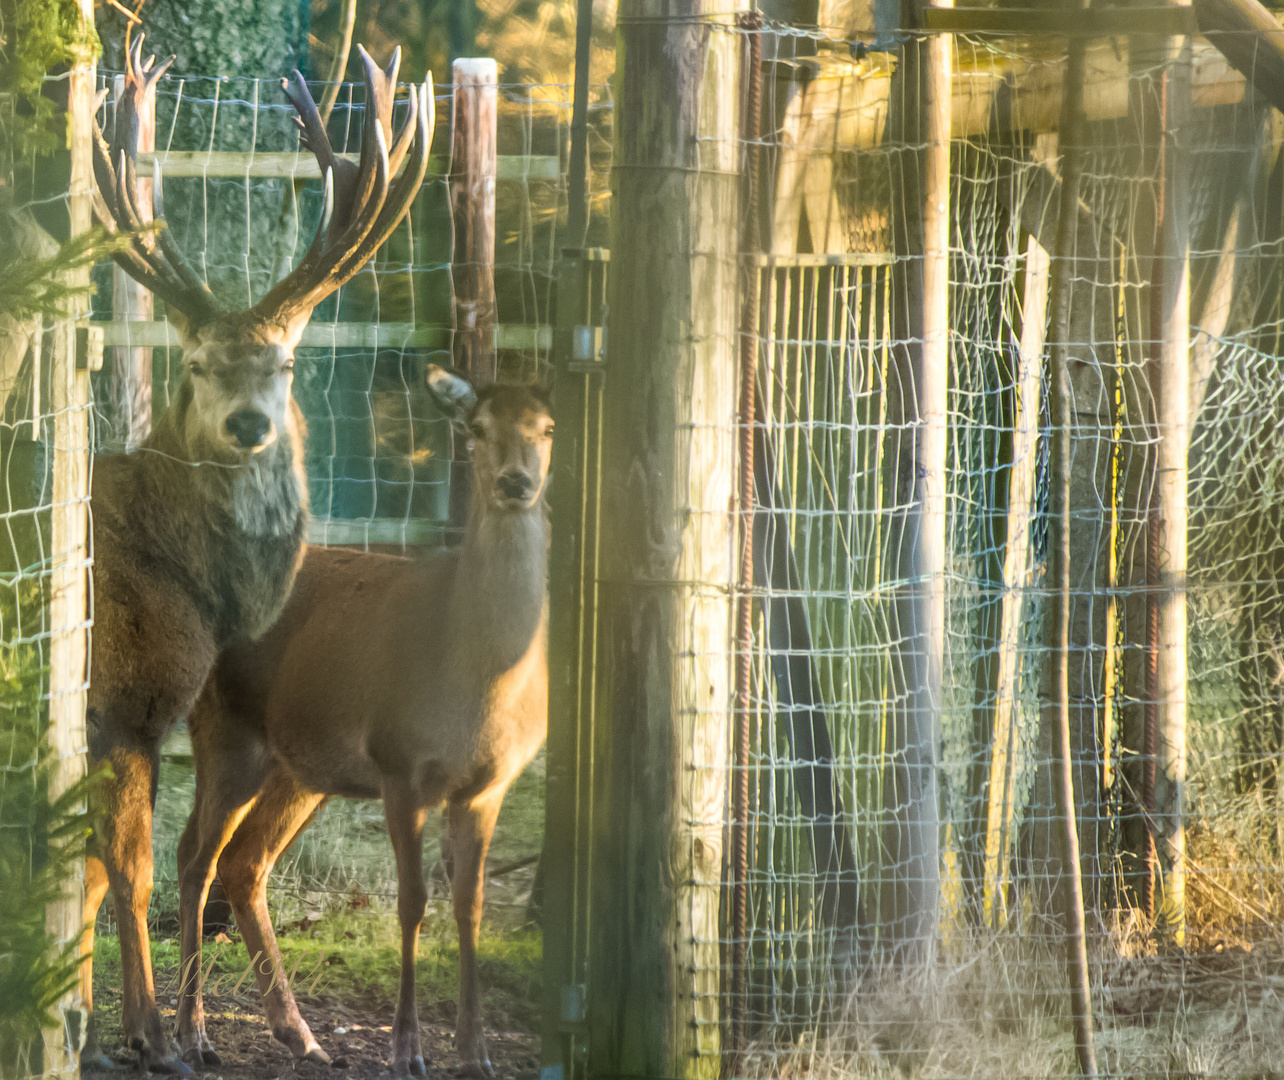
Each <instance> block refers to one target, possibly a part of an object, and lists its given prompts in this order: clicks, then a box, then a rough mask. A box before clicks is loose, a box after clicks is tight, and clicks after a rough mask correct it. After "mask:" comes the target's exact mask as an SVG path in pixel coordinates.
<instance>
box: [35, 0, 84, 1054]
mask: <svg viewBox="0 0 1284 1080" xmlns="http://www.w3.org/2000/svg"><path fill="white" fill-rule="evenodd" d="M80 13H81V18H82V20H83V24H82V25H83V26H84V27H85V28H86V29H87V28H89V27H92V26H93V20H94V9H93V2H92V0H80ZM67 110H68V114H69V120H70V122H69V124H68V134H69V141H70V150H71V177H70V183H69V186H68V191H69V193H70V197H69V199H68V212H69V214H70V218H71V234H72V235H73V236H76V235H78V234H80V233H83V232H86V231H88V229H89V227H90V192H91V190H92V188H91V185H92V184H93V172H92V164H91V163H92V158H91V156H90V155H91V148H92V146H93V143H92V142H91V141H90V140H91V139H92V138H93V127H92V125H93V112H94V53H93V51H92V49H91V47H90V45H89V44H88V42H87V41H83V40H82V43H81V47H80V52H79V55H78V56H77V58H76V62H75V63H74V64H73V66H72V68H71V71H70V73H69V74H68V87H67ZM69 284H70V285H72V286H75V287H84V288H86V289H87V287H88V285H89V271H88V270H80V271H77V272H76V273H75V274H73V275H72V277H71V280H70V281H69ZM85 295H86V297H87V292H86V294H85ZM82 303H83V306H84V308H85V309H86V310H85V312H84V313H85V315H86V316H88V310H87V309H88V306H89V302H88V299H87V298H86V299H85V300H84V301H82ZM83 332H84V331H83V330H82V333H83ZM78 353H79V355H80V356H81V358H82V359H83V360H84V361H85V363H84V364H83V365H81V364H78V363H77V356H78ZM88 357H89V350H88V349H87V348H82V349H80V350H78V349H77V326H76V323H75V322H74V321H73V320H70V319H64V320H63V321H61V322H60V323H59V324H58V326H57V328H56V329H55V331H54V347H53V355H52V357H51V364H52V368H51V373H50V396H51V399H52V401H51V405H52V409H53V417H54V421H53V513H52V545H51V546H52V551H51V561H52V568H53V576H52V582H51V596H50V605H49V623H50V643H49V735H48V744H49V754H50V757H51V768H50V771H49V798H50V799H51V800H54V799H57V798H59V797H61V796H62V794H63V793H64V792H66V791H67V790H68V789H70V788H71V787H73V786H74V785H75V784H76V783H78V782H79V781H80V780H81V779H82V778H83V777H84V775H85V740H86V733H85V706H86V702H87V689H88V674H89V629H88V623H89V370H88V367H89V365H88ZM83 894H84V869H83V865H82V866H81V867H80V868H79V871H78V872H77V873H76V875H75V876H74V877H73V878H72V879H71V880H69V881H67V882H65V883H64V886H63V893H62V895H61V896H60V897H59V898H58V900H57V901H55V902H54V903H52V904H50V905H49V908H48V910H47V912H46V925H47V927H48V929H49V932H50V934H51V936H52V937H53V939H54V942H55V943H56V944H55V947H63V946H66V945H67V944H69V943H71V942H75V941H79V940H80V936H81V932H82V930H83V929H84V926H83V918H84V913H83V908H84V895H83ZM53 1014H54V1015H55V1016H56V1017H57V1018H58V1023H57V1025H56V1026H54V1027H52V1028H50V1029H49V1030H47V1031H46V1032H45V1037H44V1055H45V1062H44V1064H45V1076H46V1077H76V1076H79V1075H80V1050H81V1047H82V1046H83V1045H84V1040H85V1027H86V1013H85V1002H84V1001H83V1000H82V999H81V996H80V990H79V987H77V989H75V990H72V991H70V992H69V993H67V994H65V995H64V996H63V997H62V998H61V999H59V1001H58V1002H57V1004H56V1005H55V1006H54V1009H53Z"/></svg>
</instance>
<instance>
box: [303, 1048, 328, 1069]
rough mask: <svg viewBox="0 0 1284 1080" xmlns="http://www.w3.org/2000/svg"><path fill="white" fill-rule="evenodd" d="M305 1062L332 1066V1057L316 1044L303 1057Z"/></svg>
mask: <svg viewBox="0 0 1284 1080" xmlns="http://www.w3.org/2000/svg"><path fill="white" fill-rule="evenodd" d="M303 1060H304V1061H315V1062H317V1064H319V1065H332V1064H334V1063H333V1062H332V1061H331V1060H330V1055H329V1054H327V1053H326V1052H325V1051H324V1050H322V1049H321V1047H319V1046H318V1045H317V1044H316V1043H313V1044H312V1046H311V1048H310V1049H309V1050H308V1052H307V1053H306V1054H304V1055H303Z"/></svg>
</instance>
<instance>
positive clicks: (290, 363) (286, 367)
mask: <svg viewBox="0 0 1284 1080" xmlns="http://www.w3.org/2000/svg"><path fill="white" fill-rule="evenodd" d="M281 370H282V371H293V370H294V357H293V356H291V357H290V358H289V359H288V360H286V361H284V362H283V363H282V364H281Z"/></svg>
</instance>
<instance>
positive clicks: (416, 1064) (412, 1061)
mask: <svg viewBox="0 0 1284 1080" xmlns="http://www.w3.org/2000/svg"><path fill="white" fill-rule="evenodd" d="M393 1072H394V1073H395V1074H396V1075H397V1076H398V1077H400V1078H404V1077H407V1076H427V1075H428V1070H427V1068H426V1067H425V1066H424V1058H423V1055H422V1054H416V1055H415V1056H414V1057H411V1058H406V1060H404V1061H398V1062H396V1063H394V1065H393Z"/></svg>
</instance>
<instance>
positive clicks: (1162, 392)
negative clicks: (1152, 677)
mask: <svg viewBox="0 0 1284 1080" xmlns="http://www.w3.org/2000/svg"><path fill="white" fill-rule="evenodd" d="M1190 48H1191V43H1190V38H1189V37H1174V38H1170V39H1169V40H1168V48H1167V57H1166V59H1167V62H1168V65H1169V66H1168V69H1167V71H1166V72H1165V78H1166V79H1167V80H1168V89H1167V113H1168V115H1167V117H1166V122H1165V124H1164V142H1163V155H1164V162H1163V172H1164V182H1163V217H1162V224H1161V227H1160V235H1159V252H1158V257H1157V258H1156V260H1155V266H1156V269H1157V270H1158V271H1159V274H1160V281H1159V283H1158V286H1157V287H1158V289H1159V297H1158V299H1159V303H1160V309H1159V320H1158V322H1159V325H1158V327H1157V329H1158V338H1159V355H1158V365H1157V367H1156V369H1155V372H1154V373H1155V375H1156V379H1155V382H1154V383H1153V384H1152V385H1153V386H1154V394H1155V409H1156V418H1157V420H1158V436H1159V475H1158V482H1157V485H1156V487H1157V495H1158V499H1157V503H1158V506H1157V511H1158V521H1157V526H1158V530H1159V545H1158V552H1157V554H1158V565H1157V568H1156V569H1157V577H1158V586H1159V590H1158V592H1157V594H1156V595H1155V598H1154V603H1155V605H1156V608H1157V612H1156V614H1157V616H1158V619H1157V632H1156V639H1155V650H1156V652H1157V654H1158V656H1157V660H1158V664H1157V672H1156V674H1157V678H1156V686H1155V690H1156V694H1155V696H1156V705H1157V707H1158V710H1159V745H1158V747H1157V750H1158V770H1157V777H1156V780H1157V782H1156V785H1155V811H1154V813H1155V822H1154V829H1155V849H1156V850H1155V854H1156V857H1157V861H1158V871H1159V875H1160V882H1161V883H1162V891H1161V893H1160V895H1159V896H1158V897H1157V900H1158V901H1159V902H1158V904H1157V905H1156V910H1155V916H1156V924H1157V929H1158V930H1159V932H1160V934H1161V935H1163V937H1164V939H1165V940H1166V941H1167V942H1169V943H1170V944H1172V945H1176V946H1179V947H1180V946H1181V945H1182V944H1183V942H1184V940H1185V933H1186V906H1185V866H1184V863H1185V854H1186V841H1185V831H1184V828H1183V814H1184V806H1183V803H1184V788H1185V782H1186V679H1187V668H1186V518H1187V512H1186V511H1187V508H1186V500H1187V492H1186V483H1187V471H1188V466H1187V462H1188V457H1189V452H1190V434H1189V428H1190V211H1189V206H1188V202H1189V199H1188V186H1189V170H1188V166H1187V162H1188V157H1189V151H1188V150H1186V149H1185V148H1184V147H1183V143H1182V139H1181V133H1182V132H1183V130H1185V131H1188V130H1189V124H1188V122H1187V121H1188V118H1189V113H1190V91H1191V70H1190V60H1191V52H1190Z"/></svg>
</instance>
